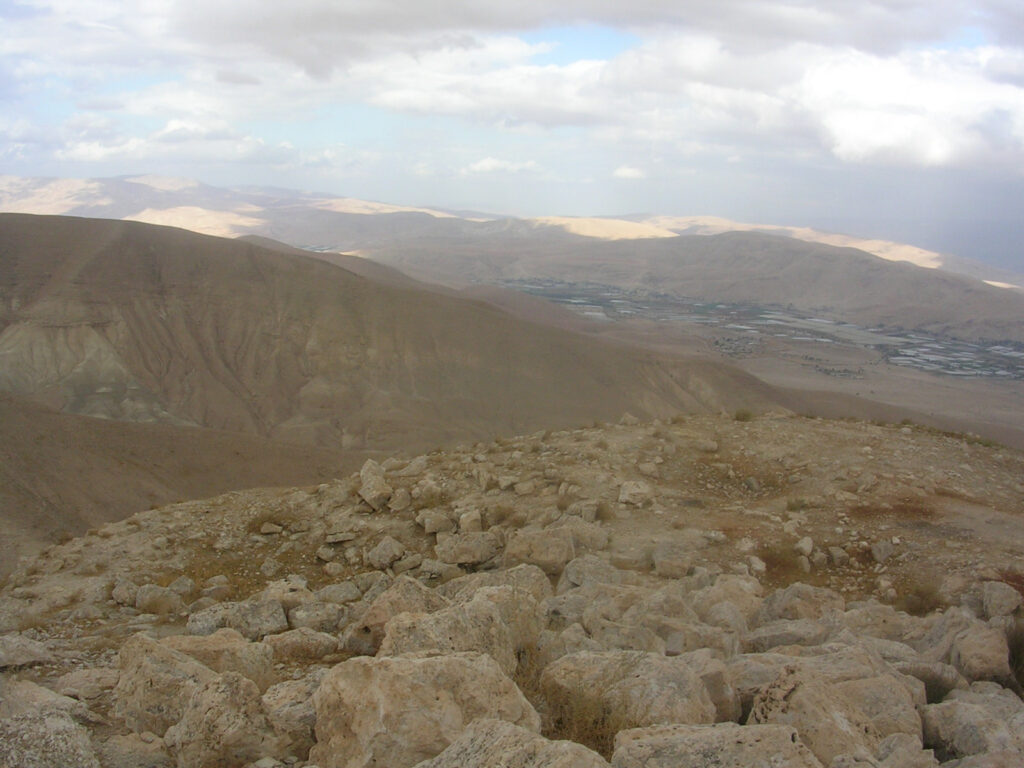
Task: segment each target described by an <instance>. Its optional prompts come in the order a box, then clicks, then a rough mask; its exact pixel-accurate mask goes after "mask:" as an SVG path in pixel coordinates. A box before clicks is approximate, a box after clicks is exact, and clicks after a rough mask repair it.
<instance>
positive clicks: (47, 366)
mask: <svg viewBox="0 0 1024 768" xmlns="http://www.w3.org/2000/svg"><path fill="white" fill-rule="evenodd" d="M0 265H2V269H0V275H2V278H0V388H2V389H4V390H7V391H10V392H14V393H16V394H19V395H22V396H26V397H32V398H34V399H36V400H39V401H42V402H46V403H48V404H50V405H52V406H53V407H56V408H58V409H61V410H64V411H67V412H72V413H78V414H84V415H93V416H102V417H106V418H114V419H124V420H134V421H162V422H168V423H175V424H186V425H197V426H204V427H212V428H216V429H223V430H230V431H238V432H245V433H250V434H257V435H261V436H264V437H270V438H275V439H283V440H289V441H293V442H304V443H312V444H317V445H323V446H331V447H339V446H340V447H343V448H371V449H372V448H390V449H396V448H401V449H402V450H406V451H409V450H424V449H426V448H429V447H431V446H434V445H437V444H440V443H447V442H451V441H452V440H455V439H465V438H474V439H480V438H489V437H492V436H493V435H495V434H511V433H516V432H524V431H530V430H532V429H537V428H542V427H566V426H571V425H575V424H581V423H590V422H592V421H593V420H594V419H608V418H613V417H614V416H615V415H617V414H620V413H622V412H623V411H624V410H632V411H634V412H637V413H640V414H644V415H647V416H666V415H669V414H671V413H675V412H677V411H679V410H698V411H700V410H714V411H717V410H719V409H722V408H725V409H729V410H731V409H733V408H735V407H740V406H748V407H761V406H765V405H770V404H771V403H773V402H776V400H775V398H776V395H775V393H774V391H773V390H772V389H771V388H769V387H766V386H764V385H763V384H761V383H760V382H759V381H757V380H756V379H754V378H753V377H750V376H748V375H746V374H743V373H741V372H739V371H738V370H736V369H734V368H731V367H729V366H727V365H721V364H715V363H709V362H701V361H695V360H683V359H681V358H677V357H668V356H664V355H658V354H654V353H651V352H645V351H642V350H637V349H631V348H628V347H625V346H623V345H613V344H608V343H604V342H600V341H595V340H594V339H592V338H588V337H584V336H580V335H576V334H572V333H569V332H566V331H563V330H559V329H554V328H550V327H542V326H538V325H534V324H532V323H529V322H526V321H523V320H520V319H516V318H514V317H512V316H510V315H508V314H506V313H504V312H502V311H500V310H498V309H497V308H495V307H493V306H491V305H488V304H485V303H482V302H476V301H470V300H465V299H460V298H456V297H452V296H448V295H443V294H442V293H438V292H435V291H428V290H421V289H418V288H415V287H403V286H399V285H395V284H394V281H393V280H389V279H383V278H382V279H376V278H373V279H371V278H370V277H364V276H361V275H357V274H355V273H353V272H351V271H349V270H346V269H343V268H340V267H338V266H334V265H330V264H326V263H324V262H322V261H318V260H316V259H312V258H307V257H305V256H302V255H296V254H295V253H283V252H277V251H272V250H268V249H265V248H261V247H259V246H258V245H255V244H253V243H245V242H238V241H229V240H223V239H218V238H211V237H206V236H201V235H196V234H194V233H190V232H186V231H183V230H175V229H169V228H164V227H154V226H150V225H144V224H137V223H132V222H118V221H103V220H91V219H73V218H62V217H36V216H24V215H14V214H4V215H0Z"/></svg>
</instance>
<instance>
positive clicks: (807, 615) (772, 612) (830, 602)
mask: <svg viewBox="0 0 1024 768" xmlns="http://www.w3.org/2000/svg"><path fill="white" fill-rule="evenodd" d="M845 608H846V601H845V600H843V596H842V595H840V594H839V593H838V592H833V591H832V590H831V589H825V588H824V587H812V586H811V585H809V584H803V583H801V582H797V583H795V584H790V585H789V586H788V587H786V588H785V589H779V590H776V591H775V592H773V593H772V594H770V595H768V597H766V598H765V600H764V603H763V604H762V605H761V612H760V615H759V617H758V623H759V624H764V623H766V622H770V621H778V620H780V619H788V620H798V619H813V620H818V619H822V618H825V617H829V616H835V615H836V614H841V613H842V612H843V611H844V609H845Z"/></svg>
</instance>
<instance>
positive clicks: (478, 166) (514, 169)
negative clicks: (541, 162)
mask: <svg viewBox="0 0 1024 768" xmlns="http://www.w3.org/2000/svg"><path fill="white" fill-rule="evenodd" d="M537 170H539V166H538V165H537V163H535V162H534V161H533V160H526V161H525V162H512V161H509V160H499V159H497V158H495V157H485V158H483V159H482V160H477V161H476V162H475V163H470V164H469V165H467V166H466V167H465V168H463V169H462V171H461V173H462V174H463V175H464V176H465V175H468V174H476V173H523V172H525V171H537Z"/></svg>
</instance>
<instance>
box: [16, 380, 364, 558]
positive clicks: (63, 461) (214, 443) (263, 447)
mask: <svg viewBox="0 0 1024 768" xmlns="http://www.w3.org/2000/svg"><path fill="white" fill-rule="evenodd" d="M365 458H366V454H365V453H363V452H360V451H347V452H343V451H341V450H331V449H325V448H319V447H316V446H310V445H297V444H283V443H278V442H274V441H270V440H267V439H265V438H261V437H258V436H256V435H243V434H237V433H231V432H221V431H218V430H213V429H204V428H199V427H179V426H175V425H172V424H155V423H148V424H139V423H126V422H123V421H113V420H110V419H94V418H87V417H84V416H76V415H73V414H67V413H57V412H55V411H52V410H50V409H49V408H45V407H43V406H40V405H38V404H36V403H32V402H30V401H28V400H25V399H23V398H19V397H15V396H12V395H9V394H0V576H3V575H5V574H6V573H7V572H9V571H10V570H11V569H12V568H13V567H14V565H15V562H16V561H17V558H18V556H19V555H24V554H28V553H32V552H36V551H38V550H39V549H40V548H41V547H43V546H44V545H46V544H52V543H53V542H54V541H60V540H64V539H67V538H69V537H70V536H80V535H82V534H84V533H85V532H86V530H87V529H89V528H95V527H97V526H99V525H101V524H103V523H107V522H111V521H114V520H122V519H124V518H125V517H128V516H129V515H131V514H134V513H135V512H138V511H140V510H144V509H149V508H151V507H155V506H162V505H164V504H170V503H173V502H178V501H184V500H185V499H195V498H203V497H205V496H210V495H213V494H217V493H224V492H226V491H229V490H234V489H237V488H252V487H257V486H260V487H263V486H281V485H294V484H295V483H313V482H320V481H324V480H330V479H331V478H334V477H338V476H339V475H340V474H343V473H344V472H346V471H350V470H351V469H353V468H354V467H357V466H358V465H359V464H360V463H362V461H364V460H365Z"/></svg>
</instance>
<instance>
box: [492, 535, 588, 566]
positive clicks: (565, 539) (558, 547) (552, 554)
mask: <svg viewBox="0 0 1024 768" xmlns="http://www.w3.org/2000/svg"><path fill="white" fill-rule="evenodd" d="M576 554H577V552H576V546H575V544H574V542H573V535H572V532H571V531H570V530H569V529H567V528H551V529H530V528H523V529H520V530H518V531H515V532H514V533H513V534H512V535H511V536H510V537H509V541H508V543H507V545H506V546H505V556H504V558H505V564H506V565H507V566H510V565H517V564H519V563H527V564H530V565H536V566H537V567H538V568H540V569H541V570H542V571H544V573H546V574H548V575H550V576H558V575H559V574H560V573H561V572H562V571H563V570H564V569H565V566H566V565H567V564H568V563H569V561H571V560H573V559H574V558H575V557H576Z"/></svg>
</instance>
